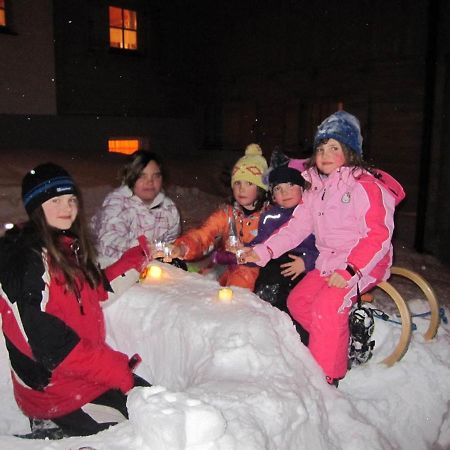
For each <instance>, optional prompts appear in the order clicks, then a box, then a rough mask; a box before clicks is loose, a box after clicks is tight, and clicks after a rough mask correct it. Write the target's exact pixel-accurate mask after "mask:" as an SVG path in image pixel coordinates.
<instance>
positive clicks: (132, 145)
mask: <svg viewBox="0 0 450 450" xmlns="http://www.w3.org/2000/svg"><path fill="white" fill-rule="evenodd" d="M141 147H142V146H141V142H140V139H108V151H109V152H113V153H124V154H125V155H131V154H132V153H134V152H135V151H136V150H139V149H140V148H141Z"/></svg>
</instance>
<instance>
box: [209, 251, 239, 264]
mask: <svg viewBox="0 0 450 450" xmlns="http://www.w3.org/2000/svg"><path fill="white" fill-rule="evenodd" d="M211 260H212V262H213V263H214V264H220V265H223V266H230V265H232V264H237V259H236V255H235V254H234V253H231V252H227V251H225V250H215V251H214V252H213V253H212V256H211Z"/></svg>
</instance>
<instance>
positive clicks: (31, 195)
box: [22, 163, 77, 214]
mask: <svg viewBox="0 0 450 450" xmlns="http://www.w3.org/2000/svg"><path fill="white" fill-rule="evenodd" d="M65 194H75V195H77V189H76V187H75V182H74V181H73V179H72V177H71V176H70V175H69V174H68V173H67V172H66V171H65V170H64V169H63V168H62V167H60V166H58V165H56V164H53V163H45V164H40V165H39V166H37V167H35V168H34V169H32V170H30V171H29V172H28V173H27V174H26V175H25V176H24V178H23V180H22V200H23V204H24V206H25V210H26V211H27V213H28V214H31V213H32V212H33V211H34V210H35V209H36V208H37V207H38V206H40V205H42V203H44V202H46V201H47V200H50V199H51V198H53V197H59V196H60V195H65Z"/></svg>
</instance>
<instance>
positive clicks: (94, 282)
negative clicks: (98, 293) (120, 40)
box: [30, 189, 102, 293]
mask: <svg viewBox="0 0 450 450" xmlns="http://www.w3.org/2000/svg"><path fill="white" fill-rule="evenodd" d="M76 191H77V194H76V197H77V199H78V214H77V217H76V218H75V220H74V222H73V224H72V226H71V228H70V230H69V233H68V234H69V235H71V236H73V237H74V238H75V239H76V244H77V246H78V250H77V258H76V259H75V258H73V257H71V256H72V255H69V254H67V251H65V250H64V248H63V246H62V244H61V239H60V238H61V230H58V229H56V228H53V227H51V226H50V225H49V224H48V223H47V220H46V218H45V214H44V210H43V208H42V205H41V206H38V207H37V208H36V209H35V210H34V211H32V212H31V214H30V223H31V224H32V225H33V228H34V229H35V230H36V232H37V234H38V236H39V238H40V241H41V243H42V247H43V248H45V250H46V251H47V255H48V264H49V266H50V268H51V269H53V270H54V271H56V272H58V271H59V272H60V273H61V274H62V278H63V279H64V282H65V283H66V285H67V287H68V288H69V289H70V290H71V291H73V292H74V293H77V292H78V288H79V286H78V284H79V279H80V275H81V276H82V277H83V278H84V279H85V280H86V282H87V283H88V284H89V286H90V287H91V288H95V287H97V286H98V284H99V283H100V281H101V279H102V276H101V272H100V269H99V268H98V266H97V263H96V260H97V254H96V251H95V247H94V245H93V244H92V241H91V237H90V235H89V231H88V230H89V229H88V226H87V223H86V218H85V215H84V207H83V200H82V197H81V195H80V192H79V190H78V189H76ZM77 280H78V283H77Z"/></svg>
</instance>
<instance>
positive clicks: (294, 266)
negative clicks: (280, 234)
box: [280, 254, 305, 280]
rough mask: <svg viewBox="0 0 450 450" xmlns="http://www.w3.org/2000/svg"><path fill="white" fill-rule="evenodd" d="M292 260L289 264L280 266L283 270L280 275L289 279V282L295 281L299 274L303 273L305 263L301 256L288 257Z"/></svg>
mask: <svg viewBox="0 0 450 450" xmlns="http://www.w3.org/2000/svg"><path fill="white" fill-rule="evenodd" d="M288 256H289V258H291V259H292V261H291V262H288V263H285V264H281V265H280V267H281V269H283V270H282V271H281V275H283V276H284V277H290V278H291V280H295V279H296V278H297V277H298V276H299V275H300V274H301V273H303V272H304V271H305V261H303V258H302V257H301V256H297V255H291V254H289V255H288Z"/></svg>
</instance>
